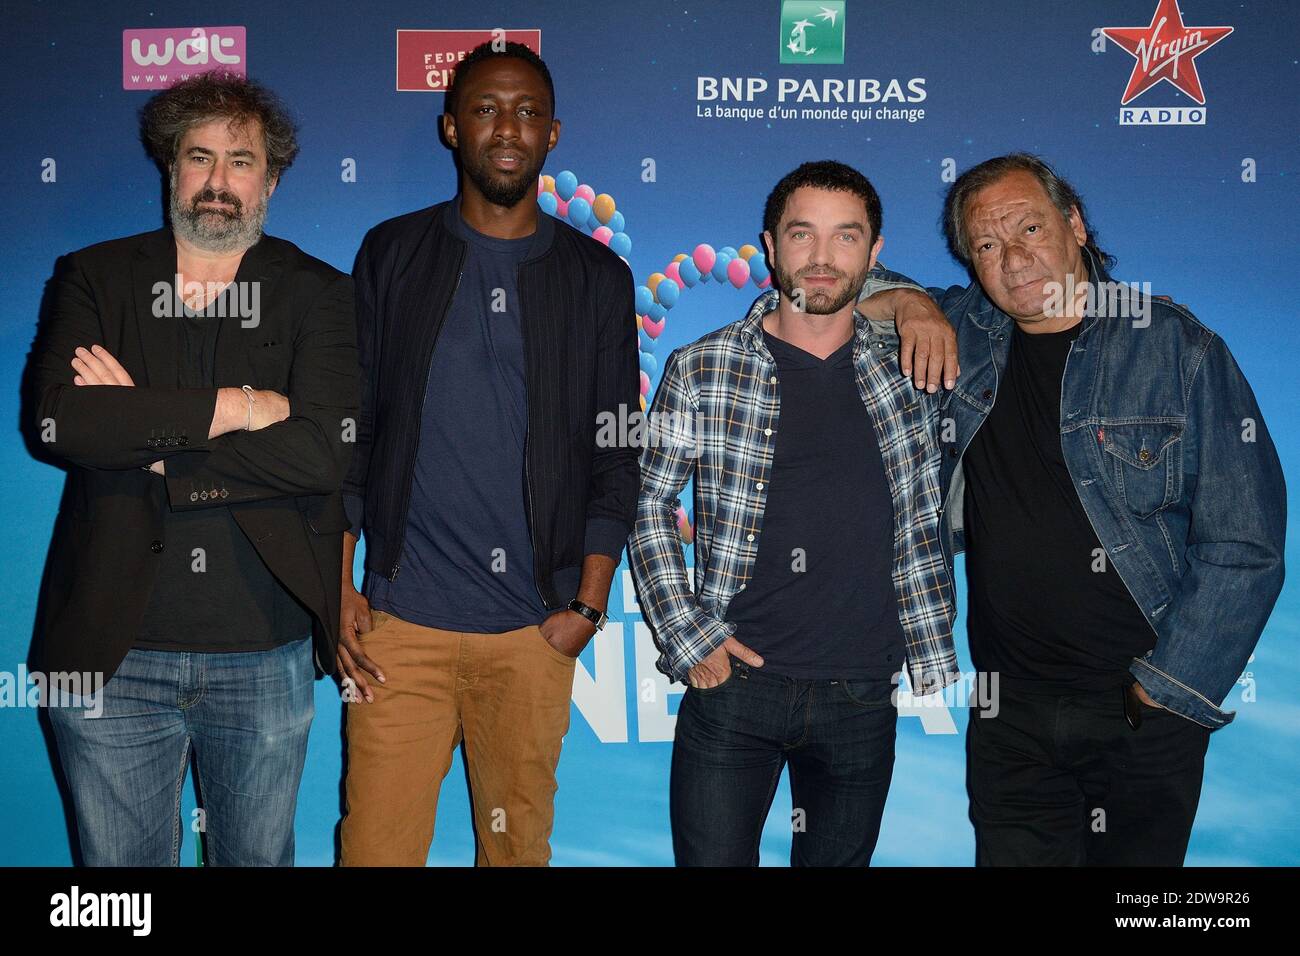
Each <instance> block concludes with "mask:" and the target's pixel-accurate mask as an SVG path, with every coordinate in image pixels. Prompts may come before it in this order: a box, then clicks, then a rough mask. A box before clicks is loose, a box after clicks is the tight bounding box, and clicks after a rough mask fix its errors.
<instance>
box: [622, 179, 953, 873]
mask: <svg viewBox="0 0 1300 956" xmlns="http://www.w3.org/2000/svg"><path fill="white" fill-rule="evenodd" d="M880 222H881V209H880V199H879V197H878V196H877V194H876V191H875V189H874V188H873V187H872V185H871V183H870V182H868V180H867V179H866V178H865V177H864V176H863V175H862V174H861V173H859V172H857V171H856V170H854V169H852V168H850V167H848V166H845V165H843V164H841V163H836V162H829V161H826V162H817V163H805V164H804V165H803V166H800V167H799V168H798V169H796V170H795V171H793V172H792V173H790V174H789V175H787V176H786V177H785V178H784V179H782V180H781V182H780V183H778V184H777V186H776V188H775V189H774V190H773V192H772V194H771V195H770V196H769V197H768V200H767V206H766V209H765V212H764V232H763V241H764V243H765V245H766V247H767V257H768V260H769V262H770V263H771V264H772V273H773V277H774V280H775V288H774V289H772V290H769V291H767V292H765V293H764V294H763V295H761V296H759V298H758V299H757V300H756V301H755V302H754V304H753V306H752V307H751V308H750V310H749V313H748V314H747V315H746V316H745V318H744V319H742V320H740V321H738V322H734V323H732V324H731V325H728V326H726V327H724V328H722V329H719V330H718V331H716V332H712V333H710V334H708V335H706V336H704V337H703V338H701V339H699V340H698V341H696V342H693V343H691V344H690V345H686V346H684V347H682V348H679V349H677V350H676V351H675V352H673V353H672V354H671V355H670V356H669V358H668V362H667V364H666V366H665V368H664V374H663V379H662V381H661V382H660V384H659V387H658V388H657V390H656V392H655V398H654V402H653V404H652V406H651V408H650V414H649V416H648V417H649V419H650V432H649V441H648V443H647V447H646V449H645V451H644V453H643V456H642V463H641V494H640V501H639V507H638V512H637V520H636V525H635V527H634V529H633V532H632V537H631V539H630V541H629V549H628V550H629V555H630V563H631V569H632V574H633V576H634V578H635V580H636V584H637V589H638V592H639V599H640V604H641V610H642V613H643V614H644V616H645V618H646V620H647V621H648V622H649V623H650V625H651V628H652V630H653V631H654V635H655V641H656V644H657V646H658V647H659V649H660V651H661V652H662V654H661V657H660V658H659V662H658V667H659V669H660V670H662V671H663V672H664V673H665V674H668V675H669V676H671V677H673V678H675V679H678V680H682V681H684V682H685V683H687V685H688V687H687V691H686V694H685V697H684V698H683V700H682V703H681V707H680V709H679V711H678V715H677V728H676V735H675V739H674V745H673V762H672V779H671V795H670V802H671V818H672V830H673V848H674V854H675V856H676V860H677V863H678V865H741V866H746V865H757V863H758V846H759V838H760V835H761V832H762V828H763V822H764V820H765V818H766V816H767V813H768V810H769V808H770V806H771V802H772V797H773V794H774V792H775V790H776V785H777V781H778V780H779V778H780V775H781V770H782V768H783V767H784V765H785V764H786V762H787V761H788V762H789V764H790V787H791V792H792V795H793V798H794V808H795V813H794V820H793V823H794V837H793V843H792V849H791V864H792V865H818V866H826V865H831V866H834V865H857V866H860V865H866V864H867V863H868V862H869V861H870V859H871V854H872V851H873V850H874V848H875V844H876V838H877V835H878V833H879V829H880V818H881V814H882V813H883V810H884V804H885V797H886V794H887V793H888V789H889V782H890V777H891V775H892V771H893V761H894V736H895V726H896V722H897V710H896V707H895V704H894V701H893V698H892V693H891V692H892V689H893V687H894V685H895V683H896V682H897V680H898V674H899V671H900V670H901V664H902V661H903V660H904V659H905V660H906V667H907V671H908V677H909V680H910V682H911V686H912V688H913V692H914V693H917V694H929V693H931V692H933V691H936V690H938V689H940V688H942V687H944V686H946V685H948V684H950V683H952V682H953V681H955V680H956V679H957V678H958V676H959V672H958V670H957V658H956V652H955V650H954V647H953V641H952V623H953V619H954V613H955V603H954V597H953V586H952V581H951V579H950V577H949V575H948V572H947V570H946V567H945V563H944V559H943V555H942V552H941V550H940V545H939V509H940V505H941V496H940V487H939V448H938V401H937V398H938V396H937V395H936V394H935V392H936V391H937V385H938V379H939V372H940V369H943V371H945V372H946V377H947V381H946V384H947V385H948V387H949V388H951V387H952V382H953V380H954V379H955V375H956V372H957V365H956V350H955V339H954V337H953V336H952V334H951V332H950V331H949V330H948V329H946V328H943V327H942V326H944V325H946V323H940V322H937V321H930V323H929V324H927V319H926V318H922V317H919V316H918V317H916V321H912V318H913V317H910V316H909V317H907V318H908V321H907V322H906V323H905V322H904V321H903V320H904V316H902V315H900V316H899V324H900V326H902V325H904V324H905V325H906V326H907V332H906V335H907V337H908V342H907V343H906V344H905V346H904V349H903V350H902V351H903V352H904V353H905V354H904V355H903V356H901V357H900V349H899V341H898V338H897V337H896V336H895V335H894V334H893V327H892V326H889V325H883V326H882V325H877V326H873V325H872V324H871V323H869V322H868V321H867V320H866V319H865V318H864V317H863V316H862V315H860V314H859V313H857V312H856V311H855V309H854V305H855V303H856V300H857V298H858V295H859V292H860V291H861V290H862V289H863V287H864V285H867V284H868V283H869V282H875V284H876V287H877V288H878V289H884V288H887V287H890V286H891V285H893V283H888V282H883V281H879V280H873V279H872V278H871V276H872V272H871V270H872V268H873V267H874V266H875V262H876V256H877V255H878V254H879V251H880V247H881V243H882V239H881V235H880ZM913 353H914V355H915V358H916V362H915V364H916V366H917V375H916V379H917V383H918V384H925V385H926V387H923V388H915V387H914V386H913V383H912V381H910V380H909V379H908V378H907V377H905V374H906V373H904V372H902V371H900V363H901V365H902V366H903V367H907V366H910V365H911V364H912V362H911V359H912V358H913ZM927 371H928V372H930V373H931V374H929V375H928V376H927ZM927 377H928V378H929V382H928V383H927V382H926V379H927ZM927 389H928V390H927ZM692 478H693V479H694V486H695V539H694V541H695V587H694V589H693V590H692V588H691V585H690V583H689V580H688V577H687V569H686V564H685V560H684V558H683V554H682V542H681V537H680V534H679V532H678V528H677V519H676V510H677V507H678V496H679V495H680V494H681V492H682V490H683V489H684V487H685V485H686V483H687V481H688V480H690V479H692ZM760 545H761V547H760Z"/></svg>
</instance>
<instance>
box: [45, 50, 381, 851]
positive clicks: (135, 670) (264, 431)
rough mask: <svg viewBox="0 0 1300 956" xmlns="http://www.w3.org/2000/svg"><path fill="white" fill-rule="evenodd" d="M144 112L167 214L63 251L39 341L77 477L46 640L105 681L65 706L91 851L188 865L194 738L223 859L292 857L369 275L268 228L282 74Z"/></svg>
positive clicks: (72, 476)
mask: <svg viewBox="0 0 1300 956" xmlns="http://www.w3.org/2000/svg"><path fill="white" fill-rule="evenodd" d="M142 119H143V122H142V131H143V138H144V140H145V142H146V144H147V146H148V147H149V149H150V152H151V153H152V155H153V157H154V159H155V160H156V161H157V162H158V164H159V166H160V167H161V168H162V170H163V173H164V175H165V176H166V177H167V180H168V183H169V186H170V189H169V193H170V198H169V208H170V227H169V228H165V229H160V230H157V231H155V232H149V233H144V234H142V235H137V236H131V237H128V238H124V239H117V240H113V241H110V242H104V243H100V244H98V245H94V246H90V247H88V248H86V249H82V250H80V251H78V252H75V253H72V254H70V255H68V256H65V257H63V259H62V260H61V261H60V264H59V269H58V271H57V275H56V278H55V282H54V285H53V289H52V293H53V296H52V300H51V306H52V307H51V310H50V312H49V314H48V315H47V317H46V319H45V320H44V321H43V322H42V328H41V330H40V332H39V333H38V335H37V340H36V344H35V347H34V350H33V354H32V356H31V364H30V369H29V381H30V385H31V388H32V394H31V402H32V406H33V408H34V411H35V420H34V425H35V428H36V431H37V434H38V436H39V442H40V447H42V448H43V449H44V450H46V451H48V453H49V454H50V455H51V456H52V457H53V458H55V459H56V460H58V461H60V462H61V463H62V464H64V465H65V466H66V468H67V471H68V478H67V485H66V488H65V492H64V498H63V503H62V506H61V508H60V511H59V515H58V519H57V522H56V525H55V530H54V538H53V542H52V545H51V549H50V556H49V563H48V567H47V569H46V575H45V580H44V582H43V585H42V593H41V601H40V608H39V610H38V624H37V642H36V654H35V660H36V661H37V662H38V665H39V667H40V668H41V669H42V670H43V671H44V672H45V673H46V674H47V675H51V674H60V673H70V672H75V673H79V674H80V673H87V672H89V673H91V674H95V675H97V676H98V677H99V678H100V679H101V680H102V681H103V682H104V683H103V686H102V687H101V688H100V689H99V690H98V691H97V692H92V693H89V694H87V693H84V691H85V688H84V687H83V688H81V689H82V691H83V693H82V695H81V696H76V697H72V696H67V697H65V698H64V699H51V700H50V701H49V703H50V704H51V706H50V710H49V712H50V718H51V723H52V724H53V727H54V732H55V736H56V739H57V742H58V749H59V755H60V760H61V763H62V765H63V769H64V773H65V775H66V777H67V780H68V784H69V788H70V791H71V795H72V800H73V804H74V807H75V810H76V815H77V824H78V832H79V834H80V842H81V852H82V856H83V859H84V860H85V862H86V863H87V864H90V865H175V864H176V863H177V861H178V853H179V847H180V842H181V841H180V833H181V831H180V826H181V820H180V794H181V790H182V784H183V782H184V779H185V772H186V767H187V764H188V762H189V757H190V752H191V749H192V750H193V752H194V758H195V761H196V777H197V781H198V784H199V792H200V803H201V824H202V825H201V827H199V829H201V830H202V832H203V833H204V835H205V836H204V845H205V850H206V854H207V862H208V863H209V864H219V865H291V864H292V862H293V817H294V809H295V805H296V800H297V792H298V782H299V779H300V777H301V773H302V767H303V761H304V758H305V754H306V745H307V732H308V728H309V726H310V724H311V720H312V716H313V713H314V708H313V703H312V697H313V681H314V678H315V671H316V668H317V667H319V668H320V670H322V671H324V672H326V673H332V672H333V670H334V662H335V646H336V645H337V642H338V627H339V577H338V574H339V570H338V569H339V562H340V560H341V549H342V533H343V530H344V529H345V528H347V527H348V521H347V518H346V515H345V513H344V509H343V506H342V502H341V498H340V495H339V487H340V484H341V482H342V478H343V475H344V474H345V472H346V470H347V468H348V465H349V462H350V459H351V453H352V441H353V431H354V429H355V416H356V414H357V406H358V400H359V369H358V362H357V349H356V331H355V318H354V314H353V295H352V281H351V279H350V277H348V276H347V275H345V274H343V273H341V272H338V271H337V270H335V269H333V268H332V267H330V266H329V265H327V264H326V263H324V262H322V261H320V260H318V259H314V258H312V257H311V256H308V255H306V254H305V253H303V252H302V251H301V250H300V249H298V248H297V246H295V245H293V243H290V242H286V241H284V240H282V239H275V238H272V237H270V236H266V235H264V234H263V233H262V225H263V223H264V221H265V217H266V206H267V202H268V200H269V199H270V197H271V194H272V193H273V192H274V190H275V188H276V186H277V184H278V183H279V180H280V176H281V174H282V173H283V171H284V170H285V168H287V167H288V166H289V164H290V163H291V162H292V161H293V159H294V156H295V155H296V153H297V151H298V147H297V141H296V136H295V130H294V124H293V121H292V120H291V119H290V117H289V116H288V114H287V113H286V111H285V110H284V108H283V106H282V105H281V104H280V103H279V101H278V100H277V99H276V97H275V96H274V95H273V94H271V93H270V92H269V91H268V90H266V89H265V88H263V87H261V86H260V85H259V84H257V83H254V82H252V81H248V80H244V79H241V78H238V77H231V76H224V75H223V76H215V75H212V74H208V75H203V76H200V77H198V78H196V79H192V80H188V81H186V82H183V83H180V84H178V85H176V86H174V87H172V88H171V89H169V90H166V91H164V92H162V93H159V94H157V95H156V96H154V97H153V98H152V99H151V100H150V101H149V103H148V104H147V105H146V107H145V109H144V111H143V114H142ZM313 632H314V637H313ZM313 651H314V653H313ZM55 696H56V698H57V696H58V695H55Z"/></svg>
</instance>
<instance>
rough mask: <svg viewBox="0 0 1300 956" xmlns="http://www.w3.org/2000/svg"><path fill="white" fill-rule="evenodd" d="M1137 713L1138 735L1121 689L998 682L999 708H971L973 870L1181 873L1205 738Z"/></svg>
mask: <svg viewBox="0 0 1300 956" xmlns="http://www.w3.org/2000/svg"><path fill="white" fill-rule="evenodd" d="M1140 707H1141V721H1140V724H1139V726H1138V729H1136V730H1134V729H1133V728H1132V727H1131V726H1130V725H1129V722H1128V721H1127V720H1126V719H1125V716H1124V688H1123V687H1120V686H1116V687H1114V688H1111V689H1108V690H1106V691H1102V692H1094V693H1086V694H1072V695H1068V696H1059V695H1055V696H1049V695H1043V694H1035V693H1028V692H1025V691H1023V690H1017V689H1011V688H1008V687H1007V686H1006V682H1003V683H1002V685H1001V686H1000V687H999V693H998V695H997V698H996V706H995V707H994V708H989V709H988V712H987V713H983V715H982V712H981V710H980V709H978V708H972V709H971V712H970V723H969V725H968V729H967V732H966V757H967V761H966V770H967V776H966V780H967V788H968V790H969V792H970V817H971V822H972V823H973V824H974V825H975V847H976V854H975V855H976V860H975V862H976V865H978V866H1182V864H1183V858H1184V857H1185V856H1186V854H1187V841H1188V839H1189V837H1190V836H1191V831H1192V821H1193V820H1194V819H1195V818H1196V806H1197V804H1198V803H1199V801H1200V797H1201V779H1202V775H1203V772H1204V769H1205V751H1206V748H1207V746H1208V745H1209V740H1210V731H1209V729H1208V728H1206V727H1202V726H1201V725H1199V724H1197V723H1194V722H1193V721H1190V720H1188V719H1186V718H1185V717H1180V716H1178V715H1176V714H1173V713H1171V712H1170V711H1167V710H1163V709H1161V708H1156V707H1147V706H1145V705H1140ZM994 711H996V713H995V715H992V716H991V715H990V714H993V713H994Z"/></svg>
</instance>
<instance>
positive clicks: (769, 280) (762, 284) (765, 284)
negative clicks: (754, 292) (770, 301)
mask: <svg viewBox="0 0 1300 956" xmlns="http://www.w3.org/2000/svg"><path fill="white" fill-rule="evenodd" d="M771 284H772V277H771V276H768V277H767V278H766V279H764V280H763V281H762V282H760V283H759V284H758V287H759V288H760V289H766V288H767V287H768V286H770V285H771Z"/></svg>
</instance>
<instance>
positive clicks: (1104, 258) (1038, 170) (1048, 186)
mask: <svg viewBox="0 0 1300 956" xmlns="http://www.w3.org/2000/svg"><path fill="white" fill-rule="evenodd" d="M1014 172H1026V173H1029V174H1030V175H1032V176H1033V177H1034V178H1035V179H1037V180H1038V182H1039V183H1040V184H1041V185H1042V187H1043V191H1044V192H1046V193H1047V197H1048V198H1049V199H1050V200H1051V201H1052V205H1053V206H1055V207H1056V208H1057V209H1058V210H1059V211H1060V213H1061V215H1062V216H1064V217H1065V218H1066V219H1069V218H1070V210H1071V208H1072V207H1073V208H1074V209H1077V210H1078V212H1079V221H1080V222H1082V223H1083V228H1084V231H1085V232H1087V234H1088V239H1087V241H1086V242H1085V243H1084V246H1085V248H1087V250H1088V251H1089V252H1091V253H1092V254H1093V255H1094V256H1095V257H1096V258H1097V261H1098V262H1099V263H1101V264H1102V265H1103V266H1104V267H1105V268H1107V269H1109V268H1110V267H1111V266H1113V265H1114V264H1115V257H1114V256H1112V255H1110V254H1109V253H1107V252H1103V251H1102V249H1101V248H1100V247H1099V246H1098V245H1097V241H1096V238H1095V233H1094V232H1093V229H1092V226H1091V225H1090V224H1089V223H1088V215H1087V213H1086V212H1085V211H1084V208H1083V200H1082V199H1081V198H1080V197H1079V194H1078V193H1077V192H1075V190H1074V187H1073V186H1071V185H1070V184H1069V183H1068V182H1066V181H1065V180H1064V179H1062V178H1061V177H1060V176H1058V175H1057V174H1056V172H1055V171H1054V170H1053V169H1052V167H1051V166H1049V165H1047V163H1045V162H1043V160H1041V159H1039V158H1038V157H1037V156H1034V155H1032V154H1030V153H1008V154H1007V155H1006V156H995V157H994V158H993V159H987V160H985V161H984V162H982V163H980V164H979V165H978V166H972V167H971V168H970V169H968V170H966V172H964V173H962V174H961V175H960V176H958V177H957V181H956V182H955V183H953V184H952V186H951V187H949V189H948V195H947V197H946V198H945V199H944V203H943V229H944V233H945V235H946V236H947V239H948V248H949V250H950V251H951V252H952V254H953V255H954V256H956V257H957V258H958V259H960V260H961V261H962V262H964V263H966V264H967V265H970V263H971V249H970V240H969V239H968V238H967V236H966V227H967V225H968V223H967V221H966V210H967V207H968V206H969V205H970V201H971V198H972V197H973V196H974V195H975V194H976V193H977V192H979V191H980V190H981V189H983V188H984V187H985V186H991V185H992V184H993V183H995V182H997V181H998V180H999V179H1001V178H1002V177H1003V176H1006V175H1007V174H1008V173H1014Z"/></svg>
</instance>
